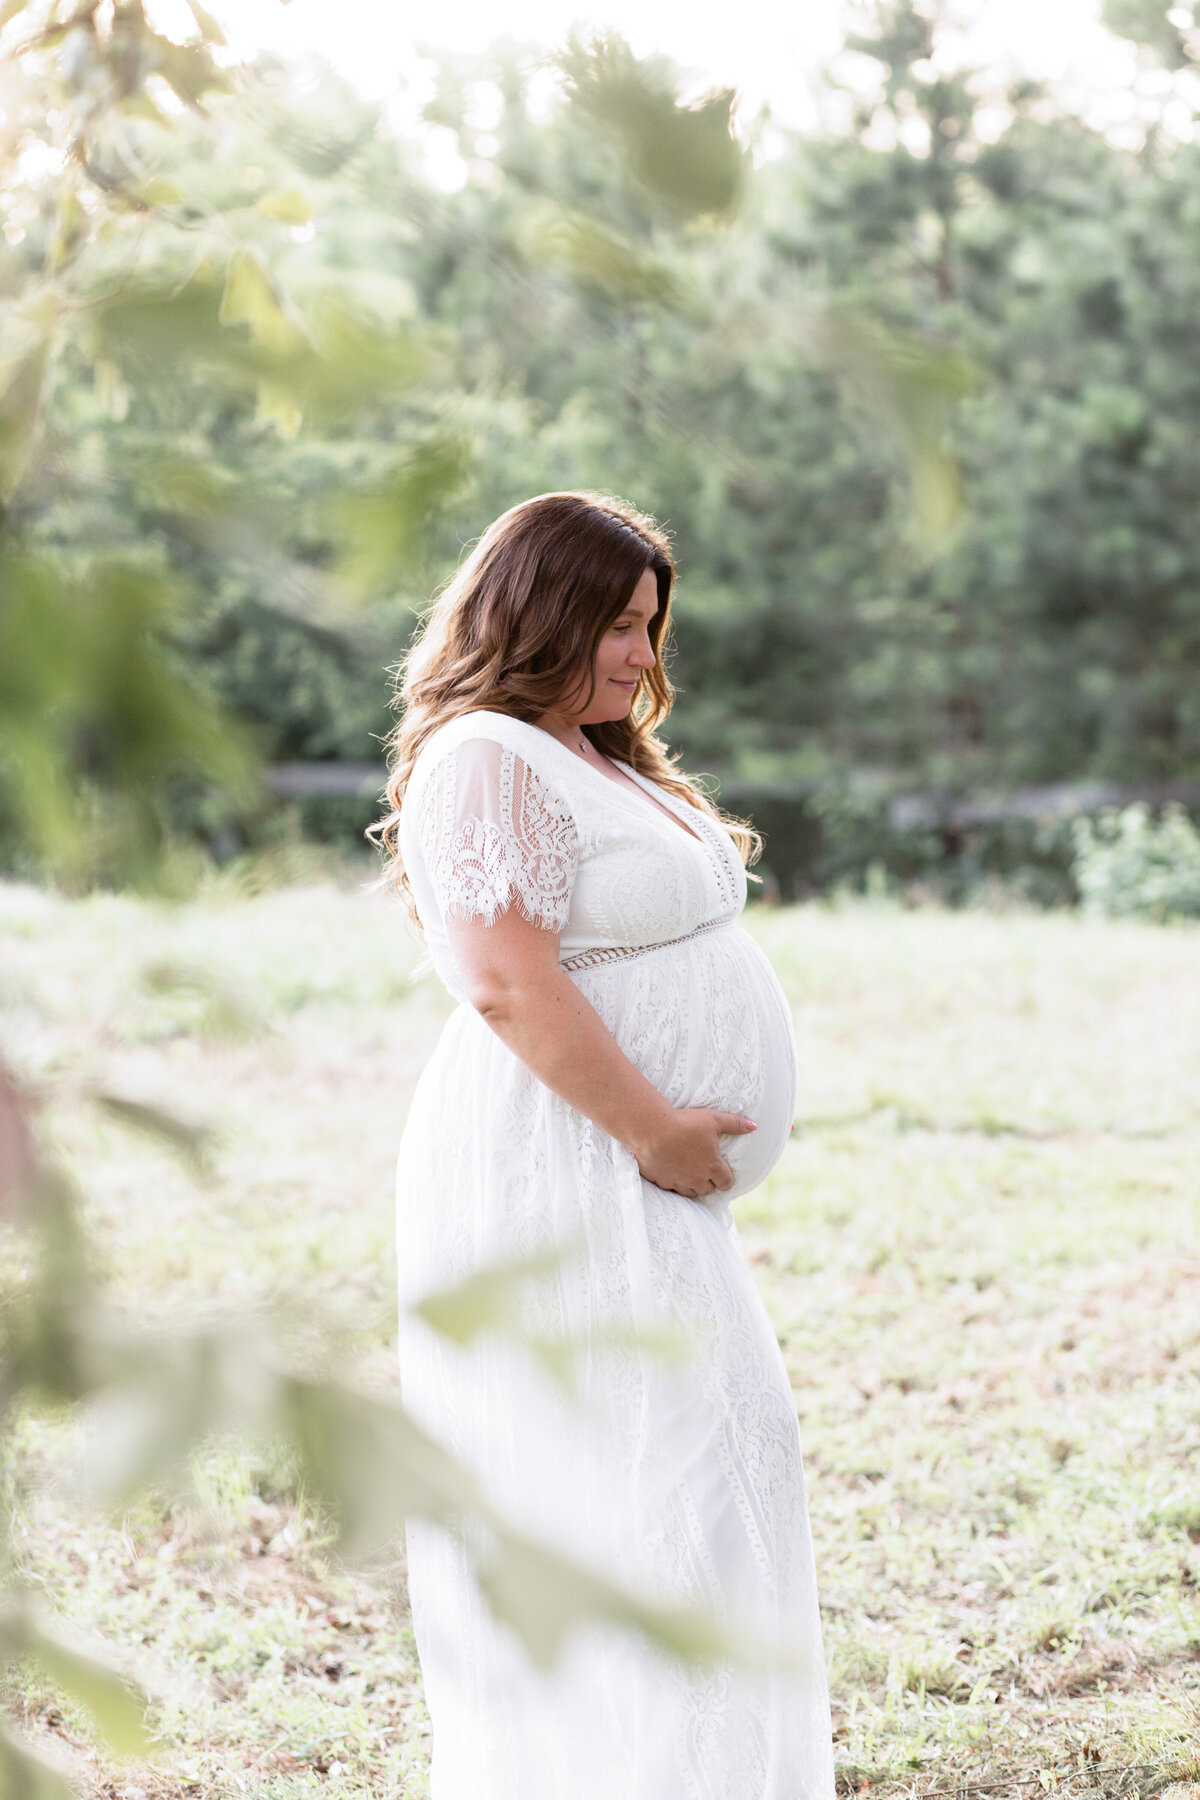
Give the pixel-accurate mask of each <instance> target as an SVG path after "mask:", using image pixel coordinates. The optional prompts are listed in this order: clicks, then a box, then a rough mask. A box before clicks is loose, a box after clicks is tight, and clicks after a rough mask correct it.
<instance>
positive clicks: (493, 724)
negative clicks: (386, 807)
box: [410, 707, 570, 785]
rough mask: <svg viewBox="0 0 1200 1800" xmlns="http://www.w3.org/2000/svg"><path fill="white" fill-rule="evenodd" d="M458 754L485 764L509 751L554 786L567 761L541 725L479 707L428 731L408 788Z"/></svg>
mask: <svg viewBox="0 0 1200 1800" xmlns="http://www.w3.org/2000/svg"><path fill="white" fill-rule="evenodd" d="M457 751H463V752H465V753H466V754H468V755H470V754H471V753H472V752H474V753H475V754H478V755H479V756H481V758H482V759H483V760H485V761H490V760H492V759H493V758H494V757H495V756H496V755H497V753H499V754H500V755H503V753H504V752H506V751H507V752H510V753H511V754H512V755H513V756H516V757H518V758H519V759H520V760H521V761H522V762H524V763H525V764H526V765H527V766H528V767H529V768H530V769H532V770H533V772H534V773H535V774H536V775H538V776H539V777H541V778H542V779H543V780H545V781H547V782H551V783H555V784H557V781H558V780H559V779H561V778H562V776H563V773H564V771H563V768H562V763H563V761H564V759H565V760H566V761H567V762H568V763H569V760H570V756H569V752H567V751H565V750H564V748H563V746H562V745H561V744H560V743H558V741H557V740H556V739H555V738H553V737H551V736H550V733H549V732H548V731H543V730H542V729H541V727H540V726H538V725H532V724H530V723H529V722H528V721H527V720H525V719H514V718H513V717H512V715H511V714H510V713H501V712H491V711H488V710H487V709H485V708H482V707H481V708H477V709H476V710H474V711H472V712H463V713H456V714H455V716H454V717H453V718H452V719H447V720H446V722H445V724H444V725H439V726H438V727H437V729H436V731H432V732H430V734H429V736H428V737H427V738H426V740H425V742H424V743H423V744H422V746H421V749H420V752H419V754H418V756H417V760H416V762H415V764H414V765H413V770H412V776H411V777H410V785H411V782H412V781H416V780H418V779H422V778H424V777H426V776H428V775H429V774H431V773H432V772H433V770H434V769H436V768H437V767H438V766H439V765H441V764H442V763H444V762H445V760H446V758H447V757H449V756H451V755H452V754H454V753H455V752H457Z"/></svg>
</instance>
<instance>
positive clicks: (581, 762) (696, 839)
mask: <svg viewBox="0 0 1200 1800" xmlns="http://www.w3.org/2000/svg"><path fill="white" fill-rule="evenodd" d="M474 710H475V711H477V712H480V713H486V712H487V711H488V710H489V709H488V708H487V707H477V708H475V709H474ZM459 716H460V717H461V718H470V717H471V714H470V713H462V714H460V715H459ZM492 716H493V718H497V719H505V720H507V721H508V722H509V724H512V725H524V726H525V727H526V729H527V730H529V731H536V732H537V734H538V736H539V737H542V738H547V739H548V740H549V742H550V743H552V744H554V745H556V746H557V747H558V749H559V750H561V751H562V753H563V755H564V756H569V757H570V758H571V762H572V764H573V765H574V766H576V767H578V768H581V769H586V770H587V772H588V774H589V775H591V776H593V777H594V778H595V779H596V780H597V781H602V782H603V783H604V785H605V787H606V788H615V789H616V791H617V793H618V794H620V793H621V792H622V791H623V788H622V783H621V782H619V781H612V780H610V779H609V777H608V776H607V775H605V774H603V773H602V771H601V770H599V769H598V768H596V766H595V764H594V763H590V762H588V761H587V760H586V759H585V758H584V757H582V756H576V755H575V754H574V752H573V751H572V750H571V749H570V748H569V746H568V745H566V744H564V743H563V741H562V739H561V738H556V737H555V736H554V733H553V732H551V731H543V730H542V727H541V726H540V725H535V724H534V723H533V721H532V719H517V718H514V716H513V714H512V713H493V714H492ZM593 748H594V746H593ZM596 754H597V755H598V756H601V755H603V751H599V750H598V751H597V752H596ZM606 760H609V761H611V762H612V764H613V767H614V768H617V769H623V770H624V771H625V773H626V774H627V775H628V776H629V778H630V780H631V781H633V782H634V784H635V786H637V787H639V788H641V790H642V792H643V793H644V794H645V797H646V798H645V804H646V805H647V806H650V807H652V808H653V809H654V811H655V812H658V813H661V814H662V815H663V818H664V822H665V823H666V824H668V825H673V826H674V827H675V829H676V830H677V831H681V832H682V833H683V835H684V836H685V837H688V838H690V839H691V841H692V843H693V844H695V846H696V848H697V849H698V850H700V851H701V852H702V853H703V854H704V856H705V857H709V858H710V857H711V856H712V854H713V851H712V846H711V845H710V844H708V843H707V842H706V841H705V839H704V838H702V837H701V835H700V833H699V832H698V831H693V830H692V828H691V826H690V825H685V824H684V822H683V820H682V819H681V818H680V817H679V815H678V813H676V812H674V811H673V810H672V809H671V808H670V807H669V806H667V805H666V803H665V801H661V800H657V799H655V797H654V796H653V795H652V794H651V793H650V791H649V790H650V788H651V787H654V786H656V784H655V783H654V782H652V781H650V779H649V777H648V776H645V775H640V774H639V773H638V771H637V770H636V769H634V768H631V766H630V765H629V764H628V763H623V762H618V761H617V759H616V758H615V757H612V758H608V759H606ZM626 800H627V802H628V803H629V804H631V805H633V806H637V805H638V804H639V801H638V799H637V797H636V795H632V796H631V795H629V794H628V793H626Z"/></svg>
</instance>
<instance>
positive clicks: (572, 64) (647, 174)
mask: <svg viewBox="0 0 1200 1800" xmlns="http://www.w3.org/2000/svg"><path fill="white" fill-rule="evenodd" d="M560 66H561V68H562V70H563V73H564V74H565V76H566V78H567V93H568V95H569V97H570V99H571V101H572V103H573V104H574V105H575V106H576V107H577V108H578V110H579V111H580V112H581V113H584V114H585V115H586V116H587V117H588V118H591V119H594V120H595V121H596V122H597V123H598V124H600V125H603V126H604V127H605V128H606V129H607V130H608V131H610V132H612V133H613V135H614V136H615V137H616V138H617V140H618V142H619V143H620V145H621V148H622V150H623V151H624V154H625V158H626V161H627V162H628V165H629V169H630V172H631V173H632V174H633V176H634V177H635V178H636V180H638V181H639V182H641V184H642V185H643V187H645V188H648V189H649V190H650V192H651V193H653V194H654V195H655V196H656V197H657V198H658V199H660V200H663V201H665V202H666V204H667V205H668V206H669V207H670V208H671V210H672V211H673V212H675V213H677V214H678V215H679V216H680V217H681V218H685V219H687V218H692V217H694V216H695V215H696V214H699V213H721V212H727V211H729V209H730V208H731V207H733V206H734V205H736V203H737V201H738V200H739V199H740V197H741V193H742V188H743V185H744V182H745V175H746V163H747V156H746V152H745V150H744V149H743V148H742V146H741V145H740V144H739V143H738V141H737V139H736V138H735V137H734V134H733V116H732V115H733V102H734V90H733V89H732V88H721V89H720V90H718V91H717V92H715V93H711V94H708V95H706V96H705V97H704V98H703V99H700V100H697V101H694V102H692V103H691V104H685V103H683V102H681V101H680V99H679V97H678V94H677V93H676V91H675V88H674V87H673V85H672V83H671V81H670V79H669V78H668V76H667V74H666V73H665V72H663V71H660V70H659V69H658V67H657V65H656V64H655V63H653V62H652V61H648V60H642V59H639V58H637V57H635V56H634V54H633V52H632V51H631V50H630V48H629V45H628V44H627V43H626V42H625V40H624V39H623V38H621V37H618V36H617V35H616V34H615V33H612V32H608V33H604V34H601V35H599V36H596V37H593V38H591V39H590V40H584V39H583V38H581V37H579V36H578V35H573V36H572V37H571V39H570V41H569V43H568V45H567V48H566V50H565V51H564V52H563V53H562V56H561V59H560Z"/></svg>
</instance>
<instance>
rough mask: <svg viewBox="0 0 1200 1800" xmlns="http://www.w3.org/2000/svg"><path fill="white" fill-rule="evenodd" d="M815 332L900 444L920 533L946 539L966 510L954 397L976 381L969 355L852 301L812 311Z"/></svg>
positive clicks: (928, 540) (934, 541) (931, 542)
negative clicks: (954, 448)
mask: <svg viewBox="0 0 1200 1800" xmlns="http://www.w3.org/2000/svg"><path fill="white" fill-rule="evenodd" d="M812 333H813V337H814V339H815V341H816V343H817V344H818V345H819V346H820V347H821V348H823V349H824V351H825V352H826V354H827V355H828V357H829V359H830V362H831V363H832V365H833V367H834V368H835V369H836V371H837V373H838V374H839V376H840V377H841V378H842V380H843V382H844V383H845V384H846V386H847V387H848V388H849V389H850V391H851V392H852V393H853V394H854V395H855V396H856V397H857V399H858V400H859V402H860V403H861V404H862V406H863V407H864V408H865V409H866V410H867V411H868V412H869V413H870V414H871V415H872V416H873V418H874V420H875V421H876V422H877V423H878V424H879V425H882V426H883V427H884V429H885V430H886V431H887V433H888V435H889V436H890V437H891V438H892V440H893V441H894V442H895V443H896V444H897V446H898V447H899V449H900V450H901V452H902V454H903V456H904V459H905V462H906V463H907V466H908V473H909V480H910V482H911V485H912V496H913V510H914V515H915V516H914V525H915V535H916V537H917V538H918V540H919V541H920V542H922V543H924V544H926V545H927V546H930V547H934V546H937V545H938V544H940V543H942V542H944V540H945V539H946V538H948V537H949V536H950V534H951V533H952V532H953V531H954V529H955V527H956V526H957V525H958V524H959V523H960V522H961V520H962V517H963V496H962V484H961V480H960V476H959V470H958V464H957V462H956V460H955V458H954V456H953V454H952V452H951V449H950V443H949V425H950V415H951V409H952V407H953V405H954V403H955V402H956V401H958V400H960V399H961V398H962V397H963V395H964V394H967V393H969V392H970V391H971V389H972V387H973V386H974V385H975V375H974V372H973V370H972V369H971V366H970V364H969V363H968V362H967V360H966V358H965V357H963V356H962V354H961V353H960V352H958V351H955V350H951V349H949V348H948V347H946V346H942V345H937V344H930V343H927V342H926V341H925V340H924V339H923V338H920V337H917V336H916V335H915V333H912V332H900V331H897V330H896V329H895V328H894V327H892V326H888V325H884V324H883V323H882V322H881V321H880V320H878V319H873V318H871V317H870V316H869V315H868V314H866V313H864V312H862V311H860V310H858V309H856V308H852V307H848V306H827V307H825V308H824V309H822V310H820V311H818V312H816V313H814V315H813V318H812Z"/></svg>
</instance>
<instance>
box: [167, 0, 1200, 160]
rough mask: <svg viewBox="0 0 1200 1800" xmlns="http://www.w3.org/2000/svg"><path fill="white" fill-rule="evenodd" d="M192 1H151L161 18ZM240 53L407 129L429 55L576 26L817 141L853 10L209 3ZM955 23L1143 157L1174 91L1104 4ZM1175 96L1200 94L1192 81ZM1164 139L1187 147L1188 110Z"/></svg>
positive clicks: (556, 37)
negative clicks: (305, 69)
mask: <svg viewBox="0 0 1200 1800" xmlns="http://www.w3.org/2000/svg"><path fill="white" fill-rule="evenodd" d="M183 3H184V0H151V5H152V9H153V11H154V12H155V13H157V14H159V15H162V16H163V17H164V22H165V16H166V15H167V14H168V13H169V14H172V15H173V14H175V13H176V12H180V11H181V9H182V7H183ZM207 4H208V6H209V8H210V10H211V11H213V12H214V13H215V14H216V16H217V17H218V18H219V19H220V20H221V22H222V24H223V25H224V26H225V27H226V30H227V31H228V33H229V37H230V40H231V43H232V44H233V45H234V46H235V47H237V48H238V49H248V48H250V47H251V46H253V45H263V46H270V47H273V48H275V49H278V50H280V51H283V52H291V53H297V54H304V53H309V54H311V53H312V52H313V51H316V52H318V53H319V54H320V55H322V56H324V57H327V58H328V60H329V61H330V62H331V63H333V64H334V66H335V67H337V68H338V69H340V70H341V71H342V72H343V74H345V75H346V76H347V77H348V78H349V79H350V80H351V81H353V82H354V84H355V85H356V86H357V87H359V88H360V89H362V90H363V91H364V92H366V93H368V94H370V95H371V96H372V97H374V98H378V99H380V100H382V101H385V102H387V103H388V104H389V106H390V107H394V108H395V111H396V114H397V116H398V117H400V118H405V117H412V116H413V114H414V113H415V111H416V110H418V109H419V105H420V103H421V102H422V100H423V99H424V97H425V95H426V94H427V92H428V65H427V64H424V65H423V64H422V62H421V58H420V49H421V47H422V46H423V45H432V46H436V47H438V48H442V49H451V50H466V51H481V50H484V49H486V48H487V45H488V44H489V42H491V41H492V40H494V39H495V38H497V37H499V36H510V37H513V38H516V39H518V40H519V41H524V40H530V41H532V42H534V43H538V44H542V45H545V46H547V47H553V46H554V45H555V44H556V43H561V42H562V40H563V39H564V38H565V36H566V34H567V32H568V30H569V29H570V28H571V26H572V25H576V24H578V25H583V26H587V25H593V26H597V25H607V26H610V27H613V28H615V29H616V30H617V31H619V32H620V33H621V34H622V35H623V36H624V37H625V38H627V39H628V41H629V43H630V44H631V46H632V48H633V50H634V51H635V53H636V54H638V55H646V54H647V53H649V52H652V51H665V52H667V53H668V54H669V55H670V56H671V57H672V58H673V59H674V60H675V61H676V62H678V63H679V64H681V65H682V66H683V67H684V68H685V69H687V70H689V71H694V73H695V76H696V79H697V85H698V86H710V85H713V84H714V83H719V84H720V85H722V86H734V87H736V88H737V89H738V90H739V93H740V96H741V109H742V112H743V115H744V116H746V117H752V116H753V115H754V114H755V113H756V112H757V111H758V109H759V108H760V107H761V106H763V105H764V104H765V105H767V106H769V108H770V110H771V113H772V116H773V117H774V118H775V119H776V120H778V122H779V123H780V124H782V125H788V126H798V127H800V128H805V127H811V126H812V125H814V124H816V123H817V121H818V120H819V119H820V118H821V116H822V114H823V112H825V110H826V108H827V106H828V101H827V99H824V98H823V97H822V90H821V84H820V79H819V77H820V72H821V69H822V67H823V65H824V64H826V63H827V62H828V61H829V59H830V58H831V57H832V56H834V55H835V54H836V53H837V50H838V48H839V45H840V44H841V42H842V40H843V38H844V35H845V32H846V30H847V28H848V27H849V28H852V26H851V25H850V22H851V21H852V20H853V16H854V0H733V3H732V4H730V3H729V0H726V3H725V4H716V3H715V0H714V3H712V4H709V5H703V4H697V0H504V4H503V6H502V7H497V6H496V5H495V4H494V0H438V4H437V6H436V7H432V8H430V10H429V11H428V12H426V11H425V10H424V8H420V7H415V6H410V5H409V4H406V3H404V0H290V4H287V5H285V4H282V3H281V0H207ZM945 10H946V11H947V12H948V14H949V15H950V17H951V18H952V19H953V20H954V21H955V29H954V30H953V31H952V32H951V33H949V34H948V35H947V36H946V39H945V45H944V50H943V60H945V61H948V62H958V61H965V62H970V63H971V64H972V65H975V66H983V67H986V68H990V69H994V70H995V71H996V72H997V73H1000V72H1004V73H1015V72H1020V73H1022V74H1029V75H1033V76H1037V77H1043V78H1047V79H1049V80H1050V81H1051V82H1053V84H1054V86H1055V87H1056V89H1057V90H1058V91H1059V92H1060V93H1061V94H1062V96H1063V98H1064V99H1066V100H1067V101H1068V103H1069V104H1070V105H1071V106H1072V107H1073V108H1074V109H1076V110H1078V111H1080V112H1082V113H1084V115H1085V116H1087V117H1089V118H1090V119H1091V120H1092V121H1093V122H1094V123H1095V124H1097V125H1098V126H1101V127H1102V128H1104V129H1106V130H1108V131H1110V132H1112V133H1113V135H1114V136H1116V137H1118V138H1124V139H1125V140H1126V141H1128V142H1131V143H1136V142H1137V141H1138V139H1139V137H1140V129H1139V123H1138V121H1139V117H1140V116H1141V115H1142V114H1143V112H1144V109H1145V108H1146V106H1147V105H1149V106H1150V107H1151V108H1152V109H1153V110H1154V111H1156V112H1157V111H1159V110H1160V108H1161V106H1162V96H1163V92H1164V90H1165V89H1169V88H1170V86H1171V80H1172V78H1171V77H1168V76H1166V75H1165V74H1164V73H1163V72H1162V71H1160V70H1151V69H1149V68H1147V67H1145V66H1142V67H1139V61H1138V56H1137V53H1136V52H1135V50H1134V49H1133V47H1132V46H1131V45H1129V44H1126V43H1123V42H1121V41H1120V40H1119V39H1116V38H1114V37H1113V36H1111V34H1109V33H1108V32H1106V31H1105V30H1104V29H1103V28H1102V27H1101V25H1100V23H1099V10H1100V0H947V4H946V8H945ZM1175 80H1176V81H1177V82H1182V83H1185V84H1186V83H1189V82H1191V83H1194V92H1195V93H1196V95H1197V96H1198V97H1200V82H1196V81H1195V78H1194V77H1192V76H1187V75H1185V76H1182V77H1176V78H1175ZM1175 112H1176V117H1175V118H1172V117H1171V116H1170V113H1169V114H1168V118H1167V124H1168V127H1169V128H1174V129H1177V130H1178V131H1179V134H1180V135H1181V136H1183V135H1191V125H1190V112H1191V109H1190V107H1188V106H1187V105H1185V104H1184V103H1183V102H1182V101H1181V102H1179V103H1178V105H1177V107H1176V108H1175Z"/></svg>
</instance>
